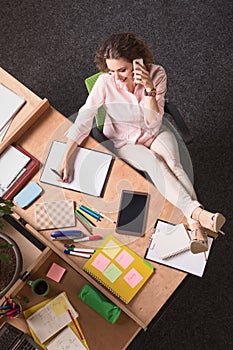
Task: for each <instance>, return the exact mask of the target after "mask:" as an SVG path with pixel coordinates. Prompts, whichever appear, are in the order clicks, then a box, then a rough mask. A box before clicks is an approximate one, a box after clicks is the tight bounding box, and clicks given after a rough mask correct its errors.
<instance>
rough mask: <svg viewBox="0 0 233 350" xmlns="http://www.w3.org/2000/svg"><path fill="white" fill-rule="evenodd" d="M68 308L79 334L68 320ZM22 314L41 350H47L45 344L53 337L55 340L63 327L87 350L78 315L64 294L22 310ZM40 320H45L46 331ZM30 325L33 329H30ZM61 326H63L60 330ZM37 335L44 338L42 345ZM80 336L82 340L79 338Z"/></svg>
mask: <svg viewBox="0 0 233 350" xmlns="http://www.w3.org/2000/svg"><path fill="white" fill-rule="evenodd" d="M68 308H69V310H70V311H71V312H72V315H73V317H74V319H75V322H76V325H77V326H78V329H79V332H78V331H77V328H76V327H75V325H74V323H73V321H72V320H71V319H70V316H69V313H68V311H67V310H68ZM23 314H24V317H25V319H26V321H27V324H28V327H29V330H30V333H31V335H32V337H33V339H34V340H35V342H36V343H37V344H39V345H40V346H41V347H42V348H43V349H45V350H46V349H47V344H48V343H50V341H51V340H52V339H53V336H54V335H55V339H56V336H57V335H59V334H60V332H61V330H63V328H64V327H68V328H70V329H71V330H72V331H73V332H74V333H75V335H76V336H77V337H78V338H79V339H80V341H81V342H82V344H83V345H84V346H85V347H86V349H89V347H88V344H87V341H86V339H85V336H84V334H83V332H82V329H81V327H80V324H79V322H78V320H77V317H78V313H77V312H76V311H75V310H74V309H73V307H72V305H71V304H70V302H69V299H68V297H67V294H66V292H62V293H60V294H59V295H58V296H55V297H52V298H49V299H46V300H44V301H42V302H40V303H39V304H36V305H34V306H32V307H30V308H29V309H26V310H24V311H23ZM67 315H68V316H67ZM57 316H58V318H57ZM63 317H64V319H63V321H62V322H61V318H63ZM30 320H31V321H30ZM40 320H42V322H43V320H45V322H46V325H47V329H43V328H44V327H43V323H40ZM53 323H54V324H53ZM58 323H59V325H58ZM32 324H33V327H31V325H32ZM62 325H64V326H63V327H62V328H61V326H62ZM56 330H58V331H56ZM45 332H46V333H45ZM54 332H55V333H54ZM38 333H39V335H40V337H41V336H42V339H44V337H46V339H47V340H46V341H45V342H44V343H42V342H41V341H40V340H39V338H38V335H37V334H38ZM52 334H53V335H52ZM80 334H81V336H82V338H80Z"/></svg>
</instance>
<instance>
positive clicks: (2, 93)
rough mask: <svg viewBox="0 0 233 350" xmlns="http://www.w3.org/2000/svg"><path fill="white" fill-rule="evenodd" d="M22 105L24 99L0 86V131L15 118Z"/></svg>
mask: <svg viewBox="0 0 233 350" xmlns="http://www.w3.org/2000/svg"><path fill="white" fill-rule="evenodd" d="M24 103H25V99H24V98H23V97H22V96H19V95H17V94H16V93H14V92H13V91H11V90H10V89H8V88H7V87H6V86H4V85H2V84H0V130H1V129H2V128H3V127H4V126H5V125H6V124H7V123H8V122H9V120H11V118H13V117H14V116H15V114H16V113H17V112H18V111H19V109H20V108H21V107H22V106H23V104H24Z"/></svg>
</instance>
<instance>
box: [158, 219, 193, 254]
mask: <svg viewBox="0 0 233 350" xmlns="http://www.w3.org/2000/svg"><path fill="white" fill-rule="evenodd" d="M155 231H156V233H155V237H154V244H155V245H156V248H155V249H156V251H157V253H158V255H159V257H160V258H161V259H168V258H170V257H172V256H174V255H177V254H180V253H182V252H185V251H186V250H189V245H190V238H189V235H188V232H187V230H186V228H185V227H184V225H183V224H179V225H171V224H168V223H162V224H161V223H160V225H157V227H156V228H155Z"/></svg>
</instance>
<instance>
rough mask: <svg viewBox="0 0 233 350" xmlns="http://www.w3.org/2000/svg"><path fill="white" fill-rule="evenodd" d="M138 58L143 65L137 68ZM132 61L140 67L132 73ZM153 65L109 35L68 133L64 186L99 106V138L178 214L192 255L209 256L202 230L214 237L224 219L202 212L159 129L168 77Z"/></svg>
mask: <svg viewBox="0 0 233 350" xmlns="http://www.w3.org/2000/svg"><path fill="white" fill-rule="evenodd" d="M141 58H142V59H143V64H140V63H139V59H141ZM135 59H136V61H137V59H138V62H137V63H136V66H135V69H133V60H135ZM152 61H153V56H152V53H151V51H150V49H149V48H148V46H147V44H146V43H145V42H144V41H143V40H141V39H140V38H138V37H136V36H135V35H134V34H132V33H118V34H112V35H110V36H109V37H108V38H107V39H106V41H105V42H104V43H103V44H102V46H101V47H100V49H99V50H98V51H97V52H96V56H95V62H96V64H97V67H98V69H99V70H100V71H102V72H104V74H102V75H101V76H100V77H99V78H98V80H97V82H96V83H95V85H94V87H93V89H92V91H91V93H90V95H89V96H88V98H87V101H86V103H85V105H84V106H83V107H82V108H81V109H80V110H79V114H78V117H77V119H76V121H75V123H74V124H73V125H72V127H71V128H70V129H69V130H68V133H67V137H68V142H67V150H66V153H65V157H64V159H63V163H62V167H61V172H62V176H63V181H68V177H69V173H70V171H71V170H70V169H69V166H68V161H69V159H70V157H71V155H72V153H73V152H74V150H75V149H76V147H77V146H78V145H80V144H81V143H82V142H83V140H84V139H85V138H86V137H87V136H88V135H89V133H90V130H91V128H92V123H93V118H94V116H95V114H96V112H97V110H98V108H99V107H100V106H101V105H103V106H104V108H105V110H106V118H105V123H104V129H103V133H104V134H105V136H107V137H108V138H109V139H111V140H112V141H113V143H114V146H115V148H116V149H117V151H118V154H119V156H120V157H121V158H123V159H125V160H126V161H127V162H128V163H130V164H132V165H134V166H135V167H137V168H138V169H141V170H144V171H146V172H147V173H148V174H149V175H150V177H151V179H152V181H153V182H154V184H155V186H156V187H157V189H158V190H159V191H160V192H161V193H162V194H163V196H164V197H165V198H167V199H168V200H169V201H170V202H171V203H172V204H174V205H175V206H176V207H178V208H179V209H181V210H182V212H183V213H184V215H185V217H186V218H187V221H188V224H189V227H190V230H191V241H190V249H191V251H192V252H193V253H200V252H203V251H206V250H208V243H207V242H208V241H207V235H206V234H205V232H204V229H203V228H208V229H210V230H212V231H215V232H218V231H219V230H220V229H221V227H222V226H223V224H224V222H225V218H224V216H223V215H222V214H219V213H215V214H213V213H210V212H208V211H206V210H204V209H203V208H202V205H201V204H200V203H199V202H198V200H197V198H196V195H195V191H194V189H193V186H192V184H191V182H190V181H189V179H188V176H187V175H186V173H185V171H184V170H183V168H182V166H181V164H180V157H179V151H178V145H177V142H176V138H175V136H174V135H173V133H172V132H171V131H170V130H169V129H168V128H166V127H165V126H163V125H162V118H163V114H164V97H165V93H166V83H167V78H166V73H165V71H164V69H163V68H162V67H161V66H159V65H155V64H152V63H151V62H152Z"/></svg>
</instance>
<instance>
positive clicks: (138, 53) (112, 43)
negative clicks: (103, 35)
mask: <svg viewBox="0 0 233 350" xmlns="http://www.w3.org/2000/svg"><path fill="white" fill-rule="evenodd" d="M118 58H124V59H125V60H127V61H128V62H133V60H134V59H136V58H143V61H144V63H145V64H147V63H152V62H153V54H152V52H151V50H150V48H149V46H148V44H146V43H145V41H144V40H143V39H141V38H139V37H137V36H136V35H134V34H133V33H128V32H126V33H113V34H111V35H110V36H109V37H108V38H107V39H106V40H105V41H104V42H103V44H102V45H101V46H100V48H99V49H98V50H97V51H96V54H95V59H94V62H95V63H96V66H97V68H98V69H99V70H100V71H102V72H108V67H107V65H106V59H118Z"/></svg>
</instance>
